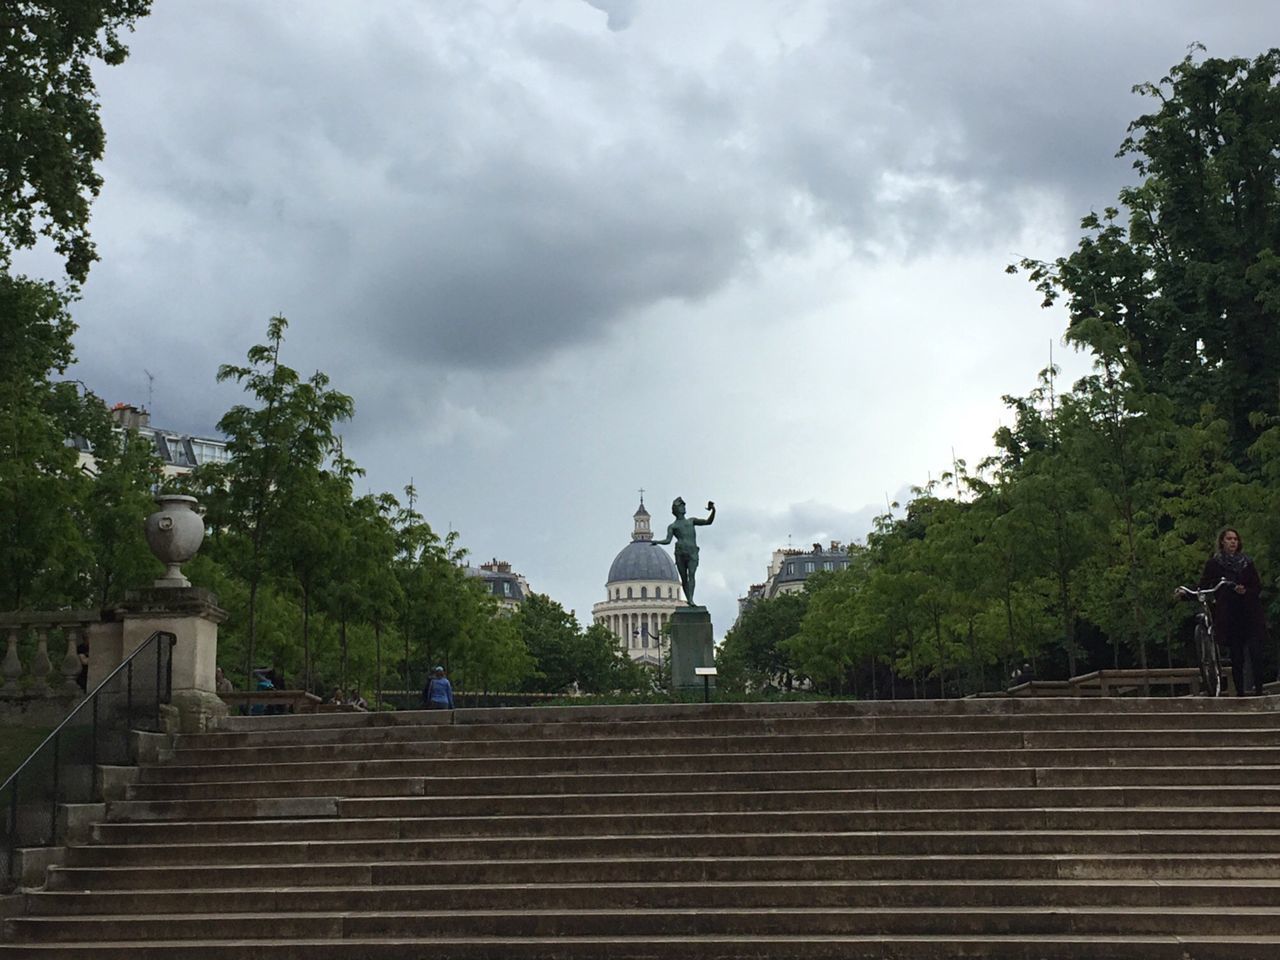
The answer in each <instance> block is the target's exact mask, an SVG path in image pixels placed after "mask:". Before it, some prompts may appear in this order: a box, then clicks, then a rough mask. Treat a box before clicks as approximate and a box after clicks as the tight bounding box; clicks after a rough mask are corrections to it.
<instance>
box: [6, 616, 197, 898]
mask: <svg viewBox="0 0 1280 960" xmlns="http://www.w3.org/2000/svg"><path fill="white" fill-rule="evenodd" d="M177 639H178V638H177V636H176V635H175V634H173V633H171V632H170V631H168V630H157V631H156V632H155V633H153V634H151V636H149V637H147V639H146V640H144V641H142V643H140V644H138V646H137V648H136V649H134V650H133V651H131V652H130V653H129V655H128V656H127V657H125V658H124V660H122V661H121V662H120V664H119V665H118V666H116V668H115V669H114V670H112V671H111V673H109V674H108V675H107V676H106V677H104V678H103V679H102V682H101V683H99V684H98V685H97V686H95V687H94V688H93V690H92V692H90V693H88V694H87V695H86V696H85V697H84V699H83V700H81V701H80V702H79V703H77V704H76V705H75V707H73V708H72V710H71V711H70V712H69V713H68V714H67V715H66V717H64V718H63V720H62V722H61V723H59V724H58V725H57V726H56V727H55V728H54V729H53V731H52V732H51V733H50V734H49V735H48V736H47V737H45V738H44V740H43V741H42V742H41V743H40V745H39V746H38V747H36V748H35V750H33V751H32V752H31V754H30V755H29V756H28V757H27V758H26V759H25V760H23V761H22V763H20V764H19V765H18V767H17V769H15V770H14V771H13V773H11V774H10V775H9V776H8V777H7V778H6V779H5V781H4V782H3V783H0V796H3V795H4V793H5V791H8V793H9V798H8V801H9V802H8V807H9V810H8V829H7V830H6V831H5V834H6V836H5V838H4V839H5V841H6V842H5V843H4V846H3V847H0V852H3V853H5V854H6V856H5V859H4V862H5V866H6V869H4V870H3V871H0V889H4V887H5V886H6V884H7V883H9V882H11V881H13V880H14V879H16V875H15V873H14V868H15V853H16V851H17V849H18V847H19V846H20V845H22V844H20V842H19V838H18V834H19V824H18V810H19V794H20V793H26V792H27V791H29V790H30V787H27V788H26V790H20V786H21V780H22V778H23V776H24V774H25V773H26V772H27V769H28V767H31V766H32V765H33V764H34V763H35V762H36V761H37V759H38V758H40V757H41V756H42V755H44V754H46V753H49V754H51V755H52V765H51V770H50V776H51V779H52V783H51V784H49V781H48V780H46V781H45V783H46V784H48V785H50V786H51V789H50V791H49V794H48V800H47V802H48V805H49V811H48V817H49V819H48V830H47V832H42V836H44V837H47V838H48V839H47V840H43V839H42V840H37V841H36V842H34V843H28V844H26V845H27V846H37V847H39V846H50V845H55V844H56V843H57V842H58V807H59V804H60V803H61V802H62V801H61V800H60V799H59V798H60V797H62V796H65V795H66V794H67V792H68V791H70V792H71V793H72V794H74V792H75V788H74V786H71V787H64V784H63V783H62V782H61V780H62V772H63V766H64V764H63V763H62V757H61V749H60V748H61V745H62V736H63V733H64V731H67V730H68V728H69V727H70V725H71V723H72V721H73V720H75V719H76V718H77V717H78V716H80V714H81V711H83V710H85V709H90V708H91V710H92V715H93V716H92V721H91V724H90V729H91V731H92V732H91V734H90V737H89V740H90V743H89V758H88V765H87V766H88V769H89V771H90V773H91V775H92V771H93V770H96V768H97V765H98V757H99V746H98V739H99V718H98V713H99V711H98V704H99V700H100V696H99V695H100V694H101V693H102V691H103V690H104V689H106V688H107V686H108V684H111V683H112V682H113V681H115V680H117V679H118V678H119V677H120V676H121V675H122V674H123V675H124V677H125V679H124V684H125V690H124V694H125V714H124V725H123V728H122V729H123V731H124V732H125V733H126V734H127V733H128V732H129V731H130V730H132V729H133V725H134V719H135V716H134V706H133V678H134V661H135V660H136V659H137V658H138V657H139V656H140V655H142V654H144V653H154V655H155V658H156V676H155V710H154V715H153V716H152V717H151V718H150V719H151V720H152V721H153V723H154V726H155V728H157V729H158V728H159V727H160V720H161V710H160V708H161V706H162V705H163V704H165V703H168V702H169V701H170V700H171V699H172V695H173V647H174V645H175V644H176V643H177ZM166 640H167V641H168V651H167V652H168V654H169V655H168V656H167V657H164V656H162V654H163V653H165V652H166V651H165V649H164V647H163V646H161V645H162V644H163V643H164V641H166ZM143 682H144V683H145V681H143ZM144 717H145V714H144V715H142V716H139V717H138V718H137V719H139V720H142V719H143V718H144ZM68 736H70V734H68ZM128 752H130V753H131V751H128ZM72 763H74V761H72ZM35 779H36V780H37V781H38V779H39V775H38V774H37V775H36V778H35ZM91 786H92V785H91ZM90 792H91V793H92V790H91V791H90Z"/></svg>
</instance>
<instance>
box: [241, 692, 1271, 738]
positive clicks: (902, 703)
mask: <svg viewBox="0 0 1280 960" xmlns="http://www.w3.org/2000/svg"><path fill="white" fill-rule="evenodd" d="M1276 709H1277V704H1276V702H1275V698H1271V697H1245V698H1234V697H1223V698H1209V697H1180V698H1169V697H1119V698H1117V697H1110V698H1102V697H1092V698H1070V697H1068V698H1061V697H1049V698H1043V697H1042V698H1033V697H1028V698H1017V699H982V700H977V699H975V700H825V701H822V700H810V701H778V702H770V703H710V704H703V703H683V704H672V703H660V704H621V705H619V704H590V705H584V706H556V707H548V706H534V707H493V708H482V709H476V708H461V709H457V710H452V711H433V710H403V711H394V712H383V713H331V714H282V715H274V716H258V717H246V716H232V717H228V718H226V720H225V721H224V722H223V724H222V726H223V728H224V729H226V730H230V731H243V730H288V729H297V728H299V727H307V728H312V729H314V728H317V727H329V728H335V729H338V728H341V729H349V728H352V727H362V726H406V725H414V726H419V725H423V724H429V725H440V726H492V725H501V726H506V727H513V726H516V725H520V724H528V725H536V726H553V725H560V724H572V723H628V724H637V723H645V722H659V723H668V724H679V723H723V722H733V721H743V720H769V721H777V720H786V719H819V720H831V719H836V718H843V717H854V718H869V719H874V720H894V719H898V718H902V717H921V716H925V717H928V716H935V717H936V716H942V717H975V716H1001V717H1017V716H1028V715H1037V714H1046V713H1050V714H1061V715H1069V716H1085V717H1087V716H1089V715H1091V714H1134V713H1180V714H1245V713H1267V712H1274V711H1275V710H1276Z"/></svg>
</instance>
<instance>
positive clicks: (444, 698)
mask: <svg viewBox="0 0 1280 960" xmlns="http://www.w3.org/2000/svg"><path fill="white" fill-rule="evenodd" d="M431 673H432V677H431V679H430V680H428V681H427V686H426V688H425V689H424V690H423V691H422V699H423V700H424V701H425V702H426V704H427V707H428V708H429V709H431V710H452V709H453V686H452V685H451V684H450V683H449V678H448V677H446V676H445V675H444V667H436V668H435V669H434V670H432V671H431Z"/></svg>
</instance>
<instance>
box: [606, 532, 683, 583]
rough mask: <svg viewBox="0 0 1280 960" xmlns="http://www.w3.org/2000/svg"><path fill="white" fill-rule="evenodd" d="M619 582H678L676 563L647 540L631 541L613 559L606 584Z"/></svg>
mask: <svg viewBox="0 0 1280 960" xmlns="http://www.w3.org/2000/svg"><path fill="white" fill-rule="evenodd" d="M619 580H671V581H674V582H676V583H679V582H680V574H679V573H677V572H676V562H675V561H674V560H672V559H671V555H670V554H669V553H667V551H665V550H663V549H662V548H661V547H655V546H654V545H653V544H652V543H651V542H650V541H648V540H632V541H631V542H630V543H628V544H627V545H626V546H625V547H623V548H622V550H621V551H620V552H619V553H618V555H617V556H616V557H614V558H613V565H612V566H610V567H609V579H608V580H607V581H605V582H606V583H616V582H617V581H619Z"/></svg>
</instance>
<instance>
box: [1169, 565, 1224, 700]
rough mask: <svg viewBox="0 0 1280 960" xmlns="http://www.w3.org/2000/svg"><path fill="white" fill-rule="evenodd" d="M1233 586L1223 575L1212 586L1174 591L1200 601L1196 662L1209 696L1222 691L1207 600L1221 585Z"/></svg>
mask: <svg viewBox="0 0 1280 960" xmlns="http://www.w3.org/2000/svg"><path fill="white" fill-rule="evenodd" d="M1234 586H1235V581H1233V580H1227V579H1226V578H1225V577H1224V578H1223V579H1222V580H1219V581H1218V584H1217V586H1214V587H1207V588H1206V589H1203V590H1197V589H1193V588H1191V587H1182V586H1180V587H1178V589H1177V590H1176V591H1175V595H1180V596H1184V597H1194V598H1195V599H1196V600H1197V601H1199V603H1200V612H1199V613H1197V614H1196V634H1195V646H1196V662H1197V664H1198V665H1199V667H1200V680H1201V681H1202V682H1203V683H1204V687H1205V691H1206V693H1207V694H1208V696H1211V697H1216V696H1220V695H1221V693H1222V660H1221V659H1220V658H1219V656H1218V643H1217V637H1215V636H1214V630H1213V608H1212V607H1211V606H1210V605H1209V600H1210V599H1211V598H1212V597H1213V595H1214V594H1215V593H1217V592H1218V591H1219V590H1221V589H1222V588H1223V587H1234Z"/></svg>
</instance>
